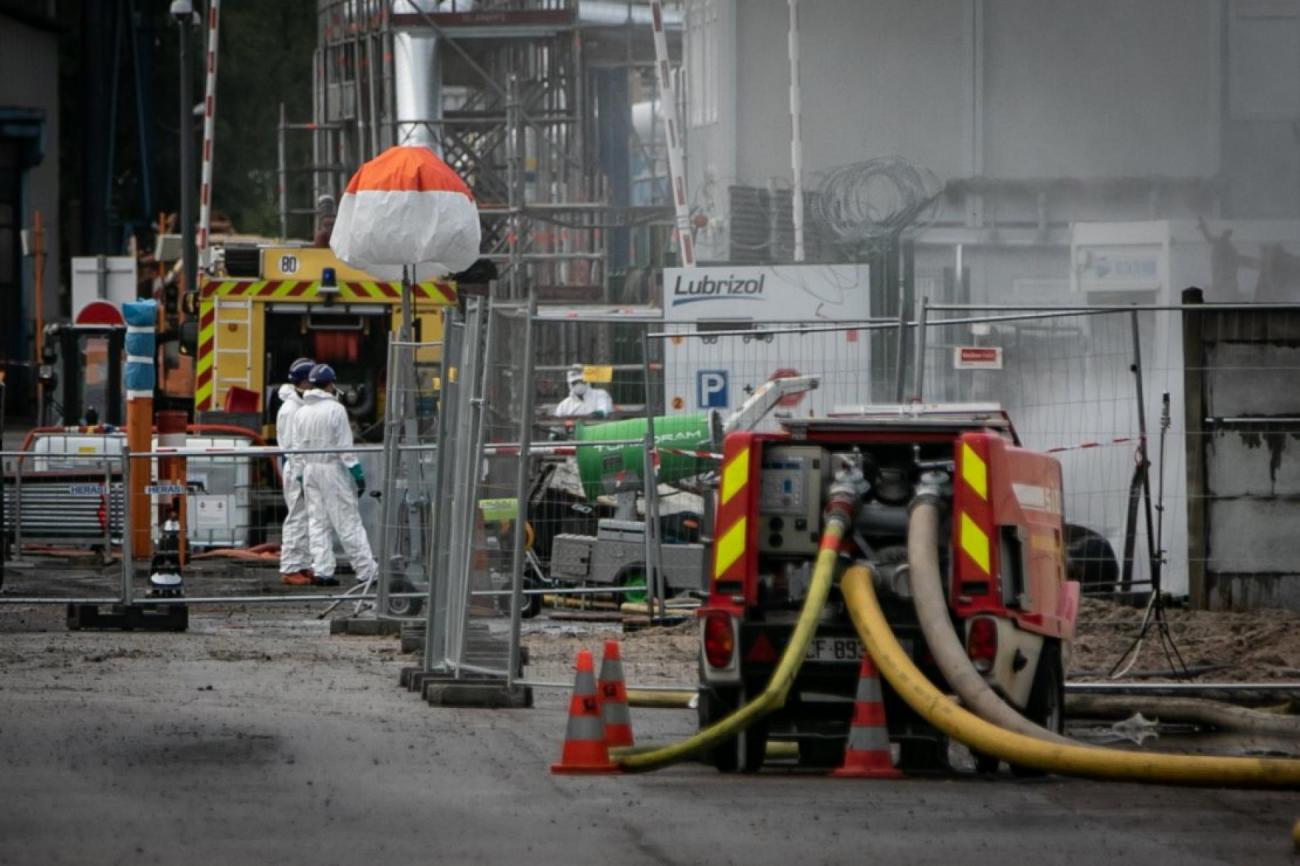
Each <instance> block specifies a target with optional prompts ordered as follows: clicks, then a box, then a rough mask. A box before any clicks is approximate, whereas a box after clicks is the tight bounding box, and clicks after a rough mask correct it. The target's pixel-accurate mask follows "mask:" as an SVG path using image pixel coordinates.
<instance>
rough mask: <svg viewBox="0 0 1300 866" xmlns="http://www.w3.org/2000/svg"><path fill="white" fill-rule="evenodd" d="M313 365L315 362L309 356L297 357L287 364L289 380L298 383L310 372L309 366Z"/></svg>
mask: <svg viewBox="0 0 1300 866" xmlns="http://www.w3.org/2000/svg"><path fill="white" fill-rule="evenodd" d="M315 366H316V362H315V361H313V360H312V359H311V358H299V359H298V360H296V361H294V362H293V363H292V364H290V365H289V381H290V382H293V383H294V384H295V385H296V384H298V383H299V382H301V381H302V380H303V379H306V378H307V377H308V376H309V375H310V374H311V368H312V367H315Z"/></svg>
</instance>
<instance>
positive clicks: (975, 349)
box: [952, 346, 1002, 370]
mask: <svg viewBox="0 0 1300 866" xmlns="http://www.w3.org/2000/svg"><path fill="white" fill-rule="evenodd" d="M952 366H953V369H955V370H1001V369H1002V347H1001V346H957V347H955V348H954V349H953V350H952Z"/></svg>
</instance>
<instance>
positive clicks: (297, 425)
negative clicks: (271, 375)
mask: <svg viewBox="0 0 1300 866" xmlns="http://www.w3.org/2000/svg"><path fill="white" fill-rule="evenodd" d="M303 404H304V405H303V407H302V408H301V409H300V410H298V414H297V415H295V416H294V419H293V430H294V442H295V443H296V445H297V447H299V448H324V449H329V450H328V452H327V453H320V454H304V455H302V460H303V473H302V481H303V492H304V494H305V496H306V499H307V512H308V514H309V515H310V516H311V519H312V520H319V521H320V522H321V524H322V525H323V526H324V527H325V529H326V531H324V532H323V533H321V535H322V536H323V543H320V544H317V541H316V539H315V537H313V538H312V545H311V547H312V550H311V560H312V570H313V571H314V572H315V573H316V578H317V579H321V578H328V577H333V576H334V554H333V551H332V550H331V547H332V541H331V539H330V533H329V529H333V530H334V532H335V533H337V534H338V537H339V542H340V543H342V545H343V552H344V553H346V554H347V557H348V559H349V560H351V562H352V570H353V571H354V572H355V573H356V577H357V580H360V581H366V580H370V579H371V578H373V577H374V576H375V575H376V574H377V573H378V571H379V566H378V564H377V563H376V562H375V557H374V555H373V554H371V552H370V541H369V539H367V538H366V530H365V527H364V526H362V525H361V512H360V511H359V510H358V509H357V486H356V482H355V481H353V479H352V475H351V474H350V473H349V471H348V470H349V469H350V468H351V467H353V466H355V465H356V464H357V458H356V455H355V454H352V453H351V452H350V451H349V450H348V449H350V448H351V447H352V427H351V425H350V424H349V423H348V410H347V409H344V408H343V405H342V404H341V403H339V401H338V398H337V397H335V396H334V395H333V394H331V393H330V392H328V391H322V390H321V389H319V388H313V389H312V390H310V391H308V392H307V393H306V394H304V395H303Z"/></svg>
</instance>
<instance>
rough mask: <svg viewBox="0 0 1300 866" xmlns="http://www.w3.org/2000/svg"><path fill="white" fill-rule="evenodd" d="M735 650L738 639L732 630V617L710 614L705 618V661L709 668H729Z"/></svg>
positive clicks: (722, 614) (723, 614)
mask: <svg viewBox="0 0 1300 866" xmlns="http://www.w3.org/2000/svg"><path fill="white" fill-rule="evenodd" d="M735 650H736V639H735V635H734V634H733V632H732V630H731V617H729V616H727V615H726V614H725V613H712V614H708V615H707V616H706V617H705V618H704V659H705V661H707V662H708V663H709V667H714V668H725V667H729V666H730V665H731V658H732V654H733V653H734V652H735Z"/></svg>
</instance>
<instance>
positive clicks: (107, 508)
mask: <svg viewBox="0 0 1300 866" xmlns="http://www.w3.org/2000/svg"><path fill="white" fill-rule="evenodd" d="M103 447H104V450H103V452H102V453H103V455H104V559H103V564H104V565H108V564H109V563H111V562H112V561H113V464H112V462H111V461H110V460H109V457H108V441H107V439H105V441H104V446H103Z"/></svg>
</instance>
